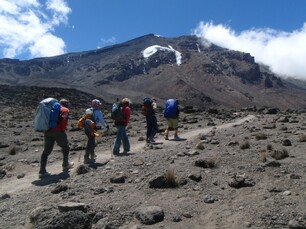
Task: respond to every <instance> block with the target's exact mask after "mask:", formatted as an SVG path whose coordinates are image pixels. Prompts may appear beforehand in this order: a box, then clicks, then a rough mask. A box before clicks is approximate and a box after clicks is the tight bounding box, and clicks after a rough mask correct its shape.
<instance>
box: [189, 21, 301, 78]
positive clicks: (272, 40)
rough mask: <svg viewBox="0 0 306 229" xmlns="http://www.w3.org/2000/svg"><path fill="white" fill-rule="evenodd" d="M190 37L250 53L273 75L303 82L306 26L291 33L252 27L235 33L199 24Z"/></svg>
mask: <svg viewBox="0 0 306 229" xmlns="http://www.w3.org/2000/svg"><path fill="white" fill-rule="evenodd" d="M194 34H196V35H197V36H199V37H202V38H204V39H207V40H209V41H210V42H212V43H214V44H216V45H219V46H221V47H224V48H228V49H232V50H237V51H242V52H247V53H250V54H251V55H252V56H254V57H255V61H256V62H258V63H263V64H265V65H268V66H269V67H270V69H271V70H272V71H273V72H274V73H277V74H279V75H282V76H284V77H286V76H291V77H295V78H298V79H306V68H305V67H304V65H305V59H306V23H305V24H304V25H303V26H302V28H300V29H298V30H295V31H291V32H285V31H277V30H274V29H270V28H253V29H250V30H245V31H242V32H239V33H238V32H235V31H234V30H233V29H231V28H230V27H229V26H226V25H222V24H218V25H215V24H213V22H201V23H199V25H198V27H197V28H196V29H195V30H194ZM206 42H207V41H206Z"/></svg>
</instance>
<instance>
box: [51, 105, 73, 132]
mask: <svg viewBox="0 0 306 229" xmlns="http://www.w3.org/2000/svg"><path fill="white" fill-rule="evenodd" d="M68 117H69V109H68V108H67V107H64V106H61V112H60V117H59V120H58V123H57V126H56V127H55V128H52V129H51V130H54V131H65V130H66V129H67V124H68Z"/></svg>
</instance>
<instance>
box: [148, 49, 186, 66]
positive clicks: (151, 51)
mask: <svg viewBox="0 0 306 229" xmlns="http://www.w3.org/2000/svg"><path fill="white" fill-rule="evenodd" d="M158 51H164V52H174V54H175V57H176V64H177V65H178V66H180V65H181V63H182V54H181V53H180V52H179V51H177V50H175V49H174V48H173V47H172V46H171V45H169V46H168V47H163V46H160V45H153V46H150V47H147V48H146V49H145V50H143V51H142V55H143V57H144V58H149V57H150V56H152V55H153V54H154V53H156V52H158Z"/></svg>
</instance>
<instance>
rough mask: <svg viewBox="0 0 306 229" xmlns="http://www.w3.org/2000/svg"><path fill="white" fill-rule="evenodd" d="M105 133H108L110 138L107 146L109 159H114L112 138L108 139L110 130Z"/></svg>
mask: <svg viewBox="0 0 306 229" xmlns="http://www.w3.org/2000/svg"><path fill="white" fill-rule="evenodd" d="M107 133H108V139H109V140H110V141H109V147H110V154H111V160H113V159H114V155H113V149H112V140H111V139H110V132H109V130H107Z"/></svg>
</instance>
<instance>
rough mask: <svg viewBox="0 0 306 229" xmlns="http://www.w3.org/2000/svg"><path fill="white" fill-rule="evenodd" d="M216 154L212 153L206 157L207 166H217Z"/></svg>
mask: <svg viewBox="0 0 306 229" xmlns="http://www.w3.org/2000/svg"><path fill="white" fill-rule="evenodd" d="M217 159H218V158H217V156H216V155H212V156H210V157H209V158H208V159H207V164H208V167H209V168H215V167H216V166H217Z"/></svg>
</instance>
